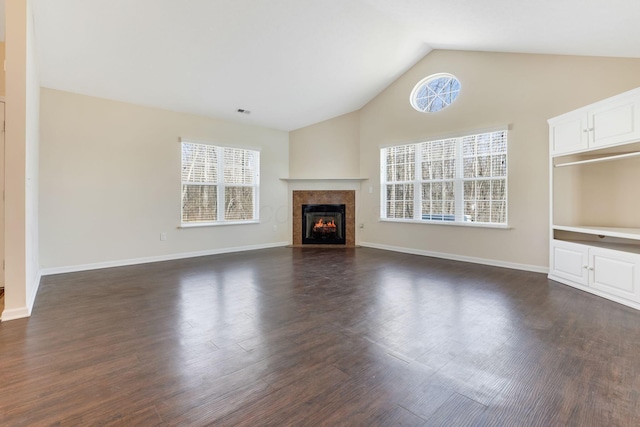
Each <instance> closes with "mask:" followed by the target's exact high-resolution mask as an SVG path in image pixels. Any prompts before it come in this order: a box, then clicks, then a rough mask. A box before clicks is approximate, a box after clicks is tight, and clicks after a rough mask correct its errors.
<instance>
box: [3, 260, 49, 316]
mask: <svg viewBox="0 0 640 427" xmlns="http://www.w3.org/2000/svg"><path fill="white" fill-rule="evenodd" d="M40 279H42V270H40V271H38V274H36V278H35V280H34V283H33V291H32V292H31V295H29V298H28V300H27V305H26V306H24V307H20V308H14V309H11V310H4V311H3V312H2V313H1V316H0V322H7V321H9V320H16V319H23V318H25V317H29V316H31V313H32V312H33V306H34V304H35V302H36V296H37V295H38V289H40ZM6 292H7V289H6V287H5V298H6V297H7V295H6Z"/></svg>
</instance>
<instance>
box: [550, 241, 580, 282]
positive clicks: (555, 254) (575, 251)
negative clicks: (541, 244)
mask: <svg viewBox="0 0 640 427" xmlns="http://www.w3.org/2000/svg"><path fill="white" fill-rule="evenodd" d="M587 262H588V248H587V247H586V246H583V245H580V244H576V243H571V242H563V241H562V240H554V241H553V242H552V244H551V274H552V275H555V276H557V277H560V278H562V279H566V280H571V281H572V282H575V283H577V284H580V285H584V286H587V284H588V281H589V275H588V274H587V271H588V270H587V268H588V264H587Z"/></svg>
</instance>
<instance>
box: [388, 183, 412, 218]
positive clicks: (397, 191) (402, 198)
mask: <svg viewBox="0 0 640 427" xmlns="http://www.w3.org/2000/svg"><path fill="white" fill-rule="evenodd" d="M387 218H413V184H391V185H387Z"/></svg>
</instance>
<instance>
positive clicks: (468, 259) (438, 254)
mask: <svg viewBox="0 0 640 427" xmlns="http://www.w3.org/2000/svg"><path fill="white" fill-rule="evenodd" d="M359 245H360V246H363V247H366V248H374V249H382V250H385V251H392V252H402V253H405V254H412V255H422V256H428V257H433V258H442V259H449V260H452V261H463V262H471V263H474V264H483V265H490V266H493V267H503V268H511V269H514V270H523V271H532V272H534V273H548V272H549V268H548V267H543V266H538V265H529V264H518V263H514V262H506V261H498V260H495V259H487V258H476V257H469V256H463V255H455V254H447V253H443V252H432V251H425V250H422V249H413V248H403V247H399V246H389V245H381V244H378V243H366V242H360V243H359Z"/></svg>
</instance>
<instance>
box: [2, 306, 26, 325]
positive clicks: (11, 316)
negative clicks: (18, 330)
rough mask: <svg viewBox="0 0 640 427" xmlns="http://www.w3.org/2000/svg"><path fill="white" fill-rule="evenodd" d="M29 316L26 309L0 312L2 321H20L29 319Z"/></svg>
mask: <svg viewBox="0 0 640 427" xmlns="http://www.w3.org/2000/svg"><path fill="white" fill-rule="evenodd" d="M30 315H31V314H30V313H29V310H28V309H27V307H20V308H14V309H12V310H4V311H3V312H2V321H3V322H6V321H8V320H16V319H22V318H23V317H29V316H30Z"/></svg>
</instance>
